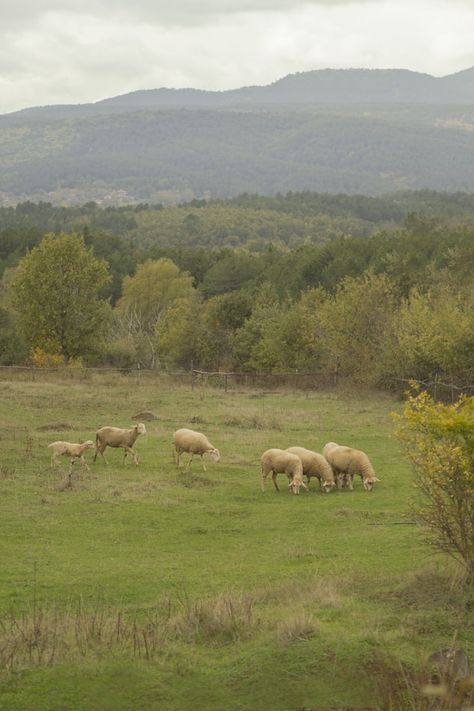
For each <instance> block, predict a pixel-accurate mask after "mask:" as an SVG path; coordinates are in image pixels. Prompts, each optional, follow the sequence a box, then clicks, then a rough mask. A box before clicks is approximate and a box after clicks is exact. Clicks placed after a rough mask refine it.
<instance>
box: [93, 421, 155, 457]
mask: <svg viewBox="0 0 474 711" xmlns="http://www.w3.org/2000/svg"><path fill="white" fill-rule="evenodd" d="M141 434H146V427H145V425H144V424H143V422H140V423H139V424H137V425H135V426H134V427H132V428H131V429H129V430H123V429H121V428H120V427H101V428H100V430H97V432H96V433H95V454H94V459H93V461H94V462H95V460H96V459H97V455H98V454H99V453H100V455H101V456H102V459H103V460H104V462H105V463H106V464H108V462H107V460H106V458H105V456H104V451H105V449H106V448H107V447H121V448H122V449H123V463H124V464H125V460H126V458H127V454H133V461H134V462H135V464H136V465H137V466H138V457H137V454H136V452H134V451H133V449H132V447H133V445H134V444H135V440H136V439H137V437H138V435H141Z"/></svg>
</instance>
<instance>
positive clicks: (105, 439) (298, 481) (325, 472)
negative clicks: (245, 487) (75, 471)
mask: <svg viewBox="0 0 474 711" xmlns="http://www.w3.org/2000/svg"><path fill="white" fill-rule="evenodd" d="M143 434H146V427H145V425H144V424H143V423H142V422H139V423H136V424H135V425H134V426H133V427H131V428H128V429H123V428H120V427H110V426H106V427H101V428H99V429H98V430H97V431H96V433H95V444H94V442H93V441H92V440H87V441H86V442H83V443H72V442H65V441H62V440H61V441H56V442H51V443H50V444H48V447H49V448H50V449H51V450H52V456H51V466H52V467H54V466H56V465H57V460H58V457H60V456H64V457H67V458H68V459H69V460H70V468H69V474H68V476H69V486H71V473H72V468H73V464H74V462H76V461H79V462H80V463H81V464H82V465H83V466H84V467H85V468H86V469H87V470H88V471H89V466H88V464H87V463H86V461H85V459H84V454H85V452H86V450H87V449H93V448H94V447H95V452H94V457H93V462H96V460H97V456H98V455H99V454H100V455H101V457H102V459H103V460H104V462H105V463H106V464H108V461H107V460H106V458H105V455H104V452H105V450H106V448H107V447H111V448H113V449H122V450H123V464H125V463H126V460H127V456H128V455H131V456H132V457H133V461H134V463H135V465H137V466H138V463H139V459H138V455H137V453H136V452H135V450H134V449H133V446H134V444H135V442H136V440H137V438H138V436H139V435H143ZM172 444H173V460H174V462H175V464H176V465H177V466H178V467H180V466H181V465H182V455H183V454H184V453H186V454H188V455H189V459H188V462H187V469H188V470H189V471H190V470H191V464H192V461H193V457H194V456H195V455H197V456H199V457H200V458H201V463H202V468H203V470H204V471H207V469H206V464H205V461H204V455H209V457H210V458H211V459H212V460H213V461H214V462H219V461H220V458H221V456H220V452H219V450H218V449H217V447H215V446H214V445H213V444H211V442H210V441H209V439H208V438H207V436H206V435H205V434H203V433H202V432H196V431H194V430H191V429H188V428H181V429H178V430H176V431H175V432H174V433H173V436H172ZM260 472H261V488H262V491H264V490H265V481H266V479H267V477H268V475H269V474H271V475H272V481H273V485H274V487H275V490H276V491H280V489H279V487H278V483H277V474H284V475H286V477H287V478H288V490H289V491H290V492H292V493H293V494H299V493H300V490H301V489H303V490H305V491H309V484H310V480H311V478H313V477H315V478H316V479H317V480H318V482H319V487H320V489H321V490H322V491H323V492H324V493H326V494H328V493H330V492H331V491H333V489H336V488H337V489H349V490H350V491H352V490H353V489H354V476H355V475H356V474H358V475H359V476H360V477H361V480H362V485H363V488H364V489H365V491H372V490H373V488H374V485H375V483H376V482H378V481H380V480H379V479H378V477H377V476H376V475H375V471H374V467H373V466H372V463H371V462H370V459H369V457H368V456H367V454H366V453H365V452H363V451H362V450H360V449H354V448H352V447H348V446H346V445H339V444H337V443H336V442H328V443H327V444H325V445H324V447H323V449H322V453H320V452H315V451H313V450H311V449H307V448H306V447H302V446H299V445H298V446H293V447H288V448H287V449H279V448H275V447H272V448H270V449H267V450H266V451H265V452H263V454H262V455H261V457H260ZM303 477H306V482H305V481H304V479H303Z"/></svg>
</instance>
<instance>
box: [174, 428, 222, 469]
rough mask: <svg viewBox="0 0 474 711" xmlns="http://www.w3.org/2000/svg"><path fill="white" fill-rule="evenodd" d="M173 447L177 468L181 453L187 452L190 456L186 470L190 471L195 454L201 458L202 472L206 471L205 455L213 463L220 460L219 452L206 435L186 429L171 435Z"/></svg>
mask: <svg viewBox="0 0 474 711" xmlns="http://www.w3.org/2000/svg"><path fill="white" fill-rule="evenodd" d="M173 446H174V452H175V453H176V463H177V465H178V467H179V466H180V461H179V458H180V456H181V454H182V453H183V452H188V453H189V454H190V455H191V456H190V457H189V462H188V469H191V462H192V461H193V456H194V455H195V454H199V456H200V457H201V462H202V468H203V469H204V471H207V469H206V463H205V461H204V458H203V457H204V455H205V454H209V455H210V457H211V459H212V460H213V461H214V462H218V461H219V460H220V458H221V455H220V452H219V450H218V449H217V448H216V447H214V445H213V444H211V443H210V442H209V440H208V439H207V437H206V435H204V434H203V433H202V432H195V431H194V430H188V429H186V428H182V429H180V430H176V432H175V433H174V434H173Z"/></svg>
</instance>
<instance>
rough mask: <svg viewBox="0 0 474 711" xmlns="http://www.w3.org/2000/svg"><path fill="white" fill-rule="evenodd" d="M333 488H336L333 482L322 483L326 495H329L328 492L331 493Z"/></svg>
mask: <svg viewBox="0 0 474 711" xmlns="http://www.w3.org/2000/svg"><path fill="white" fill-rule="evenodd" d="M335 486H336V482H335V481H323V483H322V487H323V491H324V492H325V493H326V494H329V492H330V491H332V490H333V489H334V487H335Z"/></svg>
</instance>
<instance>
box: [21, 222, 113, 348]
mask: <svg viewBox="0 0 474 711" xmlns="http://www.w3.org/2000/svg"><path fill="white" fill-rule="evenodd" d="M109 279H110V277H109V274H108V267H107V263H106V262H105V260H103V259H97V258H96V257H95V256H94V254H93V252H92V250H91V249H87V248H86V247H85V245H84V239H83V237H81V236H78V235H76V234H66V233H61V234H57V235H55V234H48V235H46V236H45V237H44V239H43V240H42V241H41V242H40V244H39V245H38V246H37V247H35V248H34V249H32V250H31V252H29V253H28V254H27V255H25V256H24V257H23V259H22V260H21V261H20V263H19V265H18V268H17V272H16V275H15V278H14V280H13V284H12V292H13V303H14V306H15V308H16V309H17V311H18V314H19V325H20V328H21V330H22V332H23V333H24V336H25V338H26V340H27V342H28V344H29V345H30V346H31V347H33V348H34V347H40V348H42V349H43V350H44V351H46V352H48V353H58V354H60V355H61V356H62V357H63V358H64V360H65V362H68V361H69V360H70V359H71V358H77V357H80V356H89V355H91V354H94V353H97V352H98V351H99V350H100V347H101V345H102V343H103V341H104V339H105V337H106V335H107V323H108V317H109V315H110V310H109V305H108V303H107V302H106V301H105V300H103V299H100V298H99V297H98V293H99V291H100V290H101V289H102V288H103V287H104V286H105V284H107V283H108V281H109Z"/></svg>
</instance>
